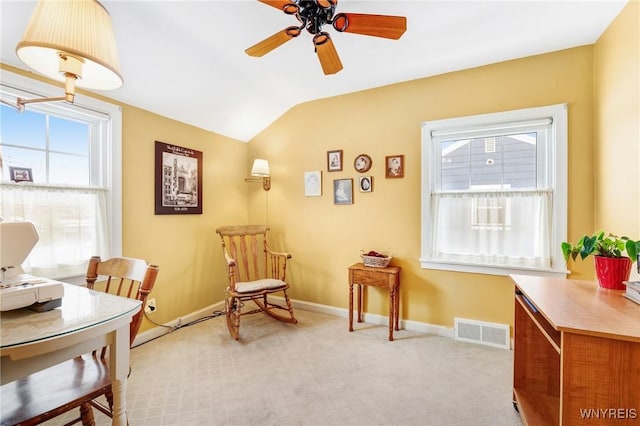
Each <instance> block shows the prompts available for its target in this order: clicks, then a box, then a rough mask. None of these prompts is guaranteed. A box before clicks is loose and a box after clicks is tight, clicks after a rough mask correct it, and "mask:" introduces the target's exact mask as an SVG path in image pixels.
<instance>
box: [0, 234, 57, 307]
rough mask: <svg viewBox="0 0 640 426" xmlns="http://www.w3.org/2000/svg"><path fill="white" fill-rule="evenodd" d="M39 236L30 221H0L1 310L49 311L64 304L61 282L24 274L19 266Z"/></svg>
mask: <svg viewBox="0 0 640 426" xmlns="http://www.w3.org/2000/svg"><path fill="white" fill-rule="evenodd" d="M38 239H39V237H38V232H37V231H36V228H35V227H34V226H33V224H32V223H31V222H0V311H9V310H12V309H18V308H24V307H29V308H30V309H33V310H35V311H48V310H50V309H54V308H57V307H58V306H60V305H61V303H62V297H63V296H64V285H63V284H62V283H61V282H58V281H53V280H50V279H47V278H41V277H34V276H32V275H28V274H25V273H24V271H23V269H22V267H21V266H20V265H22V263H23V262H24V261H25V259H26V258H27V256H29V253H31V250H32V249H33V247H35V245H36V243H37V242H38Z"/></svg>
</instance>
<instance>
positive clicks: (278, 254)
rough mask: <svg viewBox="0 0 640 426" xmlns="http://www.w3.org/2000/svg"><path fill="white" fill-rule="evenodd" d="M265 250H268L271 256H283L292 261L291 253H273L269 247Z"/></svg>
mask: <svg viewBox="0 0 640 426" xmlns="http://www.w3.org/2000/svg"><path fill="white" fill-rule="evenodd" d="M265 248H266V249H267V253H268V254H269V255H271V256H281V257H284V258H286V259H291V254H290V253H285V252H281V251H273V250H271V249H270V248H269V246H265Z"/></svg>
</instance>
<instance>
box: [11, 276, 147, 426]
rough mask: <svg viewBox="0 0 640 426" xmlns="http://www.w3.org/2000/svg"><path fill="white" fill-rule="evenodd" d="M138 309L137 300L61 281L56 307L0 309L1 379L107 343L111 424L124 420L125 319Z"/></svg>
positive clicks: (127, 363) (127, 320) (126, 341)
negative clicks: (60, 300)
mask: <svg viewBox="0 0 640 426" xmlns="http://www.w3.org/2000/svg"><path fill="white" fill-rule="evenodd" d="M140 308H141V302H140V301H138V300H132V299H128V298H124V297H119V296H114V295H110V294H106V293H103V292H99V291H94V290H89V289H87V288H85V287H80V286H75V285H71V284H64V297H63V298H62V305H61V306H60V307H58V308H56V309H53V310H50V311H47V312H34V311H31V310H28V309H26V308H22V309H16V310H13V311H5V312H2V313H0V361H1V362H0V374H1V376H0V377H1V381H2V384H5V383H9V382H12V381H14V380H18V379H20V378H23V377H26V376H28V375H29V374H32V373H34V372H36V371H39V370H42V369H44V368H48V367H50V366H52V365H55V364H58V363H60V362H63V361H66V360H68V359H72V358H73V357H76V356H79V355H82V354H85V353H88V352H91V351H92V350H94V349H98V348H101V347H103V346H109V351H110V352H109V353H110V357H109V374H110V375H111V386H112V389H113V394H114V407H113V424H115V425H125V424H126V423H127V420H126V414H125V410H126V380H127V375H128V373H129V323H130V322H131V319H132V317H133V315H134V314H135V313H136V312H138V311H139V310H140Z"/></svg>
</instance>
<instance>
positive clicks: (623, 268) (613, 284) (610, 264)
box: [594, 256, 631, 290]
mask: <svg viewBox="0 0 640 426" xmlns="http://www.w3.org/2000/svg"><path fill="white" fill-rule="evenodd" d="M594 259H595V266H596V276H597V277H598V284H600V287H602V288H610V289H613V290H624V289H626V288H627V286H626V285H624V284H623V283H622V282H623V281H627V280H628V279H629V274H630V273H631V259H629V258H628V257H604V256H594Z"/></svg>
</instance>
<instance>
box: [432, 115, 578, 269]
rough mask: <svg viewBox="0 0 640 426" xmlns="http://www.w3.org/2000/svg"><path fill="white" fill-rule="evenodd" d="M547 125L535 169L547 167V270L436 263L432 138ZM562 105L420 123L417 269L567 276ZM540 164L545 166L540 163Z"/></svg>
mask: <svg viewBox="0 0 640 426" xmlns="http://www.w3.org/2000/svg"><path fill="white" fill-rule="evenodd" d="M548 119H550V120H551V135H550V140H548V141H547V144H546V146H547V149H546V150H545V152H543V153H542V156H539V159H538V164H539V166H544V167H547V171H546V173H545V175H546V178H547V182H546V186H547V187H548V188H552V190H553V195H552V203H553V208H552V219H551V226H552V229H551V235H552V240H553V241H551V248H552V249H551V267H550V268H522V267H517V268H516V267H511V266H493V265H477V264H472V263H456V262H451V261H441V260H437V259H434V258H433V257H432V256H431V247H432V238H433V234H432V230H431V223H432V205H431V204H432V203H431V193H432V192H433V191H435V190H437V188H438V187H439V183H438V179H439V176H438V173H437V172H438V169H439V167H435V166H434V162H435V161H439V160H440V158H441V157H440V156H438V155H437V149H436V146H435V145H436V144H435V143H434V137H433V135H434V134H436V135H437V134H443V133H462V132H467V131H468V132H469V134H470V135H474V136H475V135H476V134H481V133H482V132H486V131H488V130H490V129H491V128H496V127H504V126H506V125H508V124H509V123H522V122H525V121H535V120H548ZM567 121H568V119H567V104H557V105H549V106H543V107H534V108H525V109H519V110H513V111H506V112H498V113H490V114H481V115H474V116H467V117H459V118H450V119H444V120H435V121H428V122H424V123H422V173H421V197H422V203H421V209H422V211H421V256H420V265H421V267H422V268H424V269H438V270H446V271H457V272H472V273H481V274H490V275H509V274H535V275H541V276H551V277H565V276H566V274H567V273H568V271H567V268H566V263H565V262H564V257H563V255H562V249H561V243H562V241H565V240H566V235H567V195H568V191H567V169H568V156H567V152H568V149H567V146H568V127H567ZM541 160H542V161H544V164H540V162H541Z"/></svg>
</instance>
